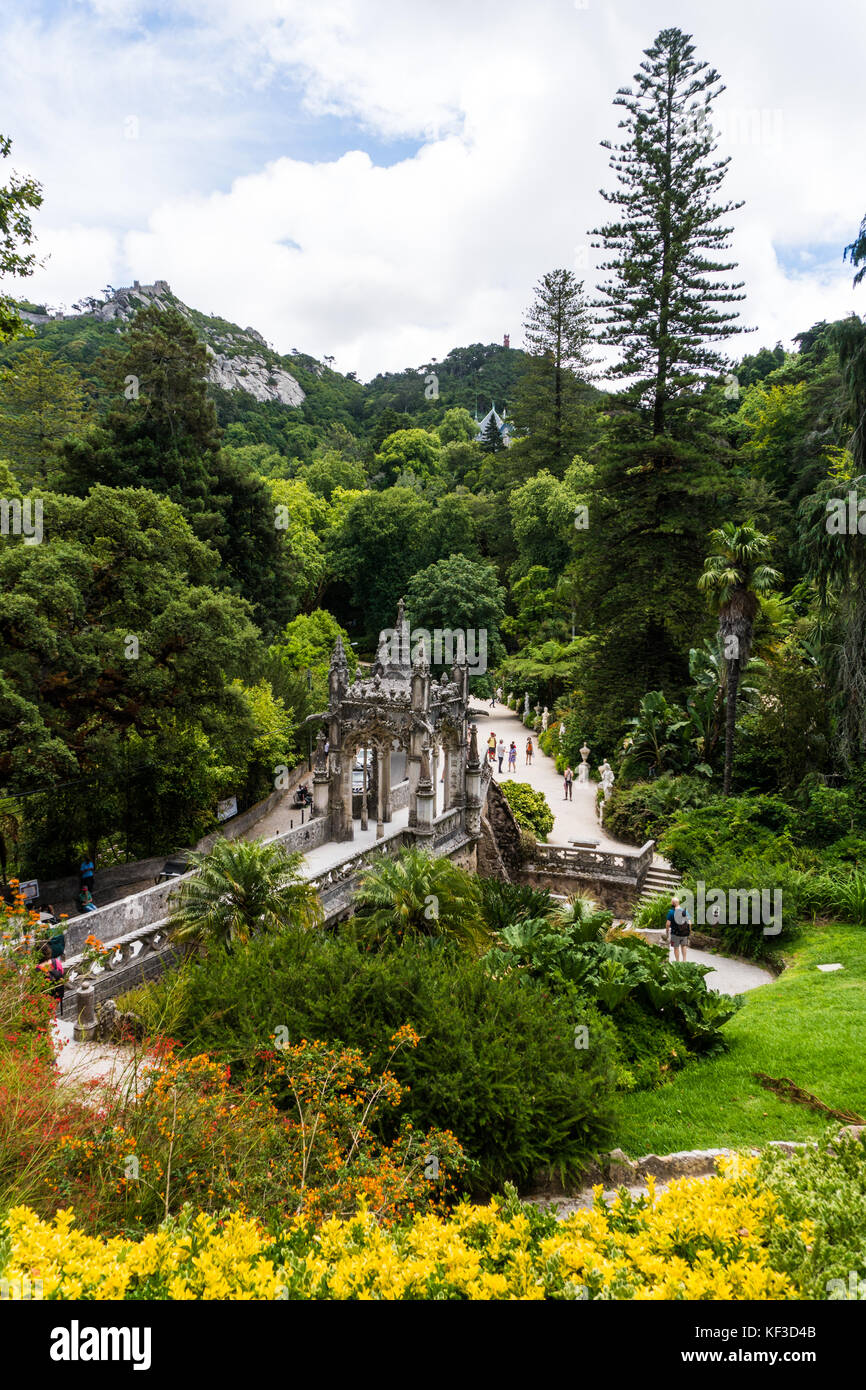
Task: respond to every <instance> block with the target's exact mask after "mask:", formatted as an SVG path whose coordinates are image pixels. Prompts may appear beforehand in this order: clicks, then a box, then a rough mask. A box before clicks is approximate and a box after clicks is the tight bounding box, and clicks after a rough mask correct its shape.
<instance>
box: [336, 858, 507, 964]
mask: <svg viewBox="0 0 866 1390" xmlns="http://www.w3.org/2000/svg"><path fill="white" fill-rule="evenodd" d="M355 913H356V916H357V918H358V921H359V925H360V927H361V929H362V931H363V932H364V934H365V935H368V936H372V937H373V938H374V939H375V940H377V941H379V942H382V941H386V940H388V939H394V938H396V939H397V940H398V941H403V940H405V938H406V937H410V936H439V937H447V938H449V939H450V940H452V941H456V942H457V943H459V944H460V945H461V946H465V947H466V948H467V949H469V950H470V951H472V952H473V954H480V953H481V951H482V950H484V949H486V947H487V946H488V945H489V944H490V930H489V928H488V927H487V926H486V925H485V923H484V920H483V918H482V915H481V893H480V890H479V888H478V882H477V880H476V879H475V878H474V877H473V876H472V875H471V874H468V873H467V872H466V871H465V869H461V868H458V866H457V865H456V864H454V863H452V861H451V860H450V859H444V858H443V859H431V858H430V857H429V856H428V855H426V854H425V853H424V852H423V850H420V849H407V850H404V851H403V853H402V854H400V855H399V856H398V857H397V858H395V859H380V860H379V862H378V863H377V864H375V865H374V866H373V867H372V868H371V869H370V870H369V871H368V872H367V873H366V874H365V875H364V877H363V878H362V880H361V886H360V888H359V889H358V892H357V894H356V895H355Z"/></svg>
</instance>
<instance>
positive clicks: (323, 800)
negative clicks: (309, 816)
mask: <svg viewBox="0 0 866 1390" xmlns="http://www.w3.org/2000/svg"><path fill="white" fill-rule="evenodd" d="M330 785H331V781H330V778H329V776H328V774H327V772H323V771H316V772H314V773H313V819H315V818H316V817H318V816H326V815H327V814H328V788H329V787H330Z"/></svg>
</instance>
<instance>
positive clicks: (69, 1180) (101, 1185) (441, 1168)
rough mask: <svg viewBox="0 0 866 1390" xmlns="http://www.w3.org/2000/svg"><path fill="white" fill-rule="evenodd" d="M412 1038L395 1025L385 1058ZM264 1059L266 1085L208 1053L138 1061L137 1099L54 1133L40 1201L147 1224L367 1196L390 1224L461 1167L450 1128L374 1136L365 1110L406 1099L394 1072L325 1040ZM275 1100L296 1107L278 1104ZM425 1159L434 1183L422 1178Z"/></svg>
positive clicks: (433, 1194)
mask: <svg viewBox="0 0 866 1390" xmlns="http://www.w3.org/2000/svg"><path fill="white" fill-rule="evenodd" d="M417 1043H418V1038H417V1034H414V1033H413V1032H412V1030H411V1029H401V1030H399V1031H398V1032H397V1034H395V1036H394V1037H393V1038H392V1039H391V1054H392V1056H396V1055H398V1053H399V1052H400V1051H401V1049H403V1048H409V1049H411V1048H413V1047H415V1046H417ZM259 1060H260V1063H261V1076H262V1083H263V1084H261V1085H255V1086H247V1087H246V1088H244V1087H239V1086H237V1085H236V1084H233V1083H232V1082H231V1081H230V1079H229V1068H228V1067H227V1066H226V1065H225V1063H217V1062H214V1061H213V1060H212V1059H211V1058H210V1057H208V1056H207V1055H206V1054H202V1055H200V1056H196V1057H189V1058H186V1059H180V1058H177V1057H174V1056H171V1055H169V1056H164V1057H162V1058H161V1059H159V1060H158V1061H157V1062H156V1064H155V1065H154V1066H151V1067H148V1068H145V1069H143V1070H142V1071H141V1072H140V1074H139V1080H138V1095H137V1098H136V1100H135V1103H134V1104H132V1105H126V1106H123V1107H119V1106H117V1105H116V1104H114V1103H112V1101H111V1099H109V1102H108V1105H107V1108H106V1109H105V1110H102V1111H100V1112H99V1113H95V1112H94V1113H91V1116H90V1123H89V1125H88V1127H87V1130H86V1131H85V1133H83V1134H77V1135H74V1136H67V1137H65V1138H63V1139H62V1140H61V1141H60V1143H59V1145H58V1147H57V1152H56V1155H55V1162H54V1164H53V1167H52V1172H51V1177H52V1179H53V1183H52V1186H51V1188H50V1189H49V1192H48V1193H47V1194H46V1196H45V1198H44V1199H43V1206H45V1205H47V1206H48V1207H49V1209H51V1208H52V1206H53V1201H52V1194H56V1199H57V1200H61V1199H62V1201H63V1202H64V1203H70V1204H72V1205H74V1207H75V1209H76V1210H77V1211H78V1212H79V1213H82V1212H83V1213H84V1214H85V1216H86V1219H87V1221H88V1224H89V1225H91V1226H93V1225H94V1224H96V1226H97V1228H98V1227H99V1225H105V1224H109V1225H112V1226H116V1225H117V1224H121V1225H123V1226H124V1227H126V1228H133V1229H135V1228H138V1227H144V1228H145V1229H152V1228H153V1227H155V1226H158V1225H159V1223H160V1221H161V1220H163V1219H164V1217H165V1216H166V1215H167V1214H168V1213H169V1212H175V1213H178V1214H179V1213H180V1212H181V1211H182V1209H183V1207H184V1206H185V1205H186V1204H188V1203H192V1204H193V1205H194V1206H195V1207H196V1208H197V1209H199V1210H205V1211H208V1212H211V1213H214V1214H216V1213H218V1212H220V1211H221V1210H223V1209H224V1208H225V1206H226V1205H227V1204H232V1203H240V1204H242V1205H243V1206H244V1208H245V1209H246V1210H248V1211H254V1212H257V1213H258V1214H260V1215H262V1216H264V1215H267V1216H268V1217H269V1218H271V1217H274V1216H277V1217H281V1218H282V1219H284V1220H286V1219H288V1218H290V1217H291V1216H293V1215H295V1214H300V1213H303V1214H304V1215H305V1216H307V1217H309V1218H311V1219H313V1220H315V1221H321V1220H323V1219H325V1218H327V1217H330V1216H333V1215H340V1216H349V1215H351V1214H353V1213H354V1212H355V1211H357V1209H358V1207H359V1205H360V1204H361V1203H362V1202H369V1203H370V1204H371V1205H372V1206H373V1207H374V1209H375V1210H376V1211H377V1212H378V1214H379V1217H380V1219H382V1220H384V1221H386V1222H390V1221H393V1220H394V1219H396V1218H398V1217H400V1216H405V1215H408V1213H409V1211H410V1210H412V1209H415V1208H418V1209H421V1208H424V1207H429V1208H436V1207H438V1206H441V1205H443V1203H447V1202H448V1200H449V1199H450V1198H451V1197H453V1195H454V1193H455V1190H456V1181H455V1179H456V1177H457V1175H458V1174H460V1173H461V1172H462V1171H463V1170H464V1169H465V1168H466V1161H465V1158H464V1156H463V1154H462V1153H461V1151H460V1147H459V1145H458V1144H457V1142H456V1141H455V1139H454V1137H453V1135H451V1134H448V1133H433V1132H428V1133H427V1134H421V1133H416V1132H413V1130H412V1129H411V1126H407V1125H406V1124H405V1123H401V1122H400V1121H399V1120H395V1124H396V1125H397V1126H398V1129H397V1133H396V1135H395V1138H394V1140H393V1142H392V1143H390V1144H383V1143H382V1142H381V1141H378V1140H376V1139H375V1138H374V1136H373V1135H372V1134H371V1130H370V1120H371V1116H372V1115H373V1113H374V1112H376V1111H377V1110H378V1109H380V1108H385V1109H387V1110H388V1111H389V1113H391V1114H393V1113H394V1112H395V1111H396V1110H398V1109H399V1107H400V1105H401V1101H402V1099H403V1089H402V1087H401V1086H400V1085H399V1084H398V1082H397V1081H396V1080H395V1078H394V1076H393V1074H392V1073H391V1072H390V1071H389V1070H388V1069H386V1070H385V1071H384V1072H383V1073H382V1074H381V1075H377V1074H375V1073H374V1072H373V1070H372V1068H371V1067H370V1065H369V1063H368V1061H367V1060H366V1058H365V1057H364V1056H363V1054H362V1053H360V1052H358V1051H357V1050H356V1049H348V1048H340V1047H328V1046H326V1045H325V1044H322V1043H307V1042H302V1043H298V1044H297V1045H295V1046H286V1047H280V1048H279V1049H276V1050H269V1051H266V1052H263V1053H262V1054H261V1057H260V1059H259ZM275 1096H288V1097H290V1100H291V1103H290V1104H289V1105H288V1106H285V1107H283V1108H282V1109H280V1108H278V1107H277V1105H276V1104H275V1103H274V1097H275ZM430 1154H434V1155H435V1156H436V1158H437V1160H438V1164H437V1172H436V1174H435V1177H434V1176H425V1168H426V1166H427V1159H428V1156H429V1155H430ZM130 1155H134V1156H135V1158H136V1159H137V1166H136V1167H133V1168H132V1169H131V1168H130V1165H129V1162H128V1160H129V1157H130Z"/></svg>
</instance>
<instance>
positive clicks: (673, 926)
mask: <svg viewBox="0 0 866 1390" xmlns="http://www.w3.org/2000/svg"><path fill="white" fill-rule="evenodd" d="M667 928H668V933H669V935H670V942H671V945H672V946H673V948H674V960H685V958H686V945H687V943H688V939H689V936H690V935H691V930H692V926H691V922H690V921H689V914H688V912H687V911H686V909H685V908H684V907H680V900H679V898H671V906H670V911H669V912H668V915H667ZM680 952H682V954H680Z"/></svg>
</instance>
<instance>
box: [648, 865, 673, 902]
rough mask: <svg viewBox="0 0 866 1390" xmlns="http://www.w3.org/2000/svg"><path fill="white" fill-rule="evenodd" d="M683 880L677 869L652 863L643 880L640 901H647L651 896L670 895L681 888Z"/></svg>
mask: <svg viewBox="0 0 866 1390" xmlns="http://www.w3.org/2000/svg"><path fill="white" fill-rule="evenodd" d="M681 882H682V879H681V878H680V875H679V874H678V873H677V871H676V869H671V868H668V867H662V866H661V865H660V864H650V866H649V868H648V869H647V871H646V877H645V878H644V881H643V892H642V893H641V895H640V901H641V902H647V901H648V900H649V899H650V898H661V897H670V896H672V895H673V894H674V893H675V892H676V890H677V888H679V886H680V883H681Z"/></svg>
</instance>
